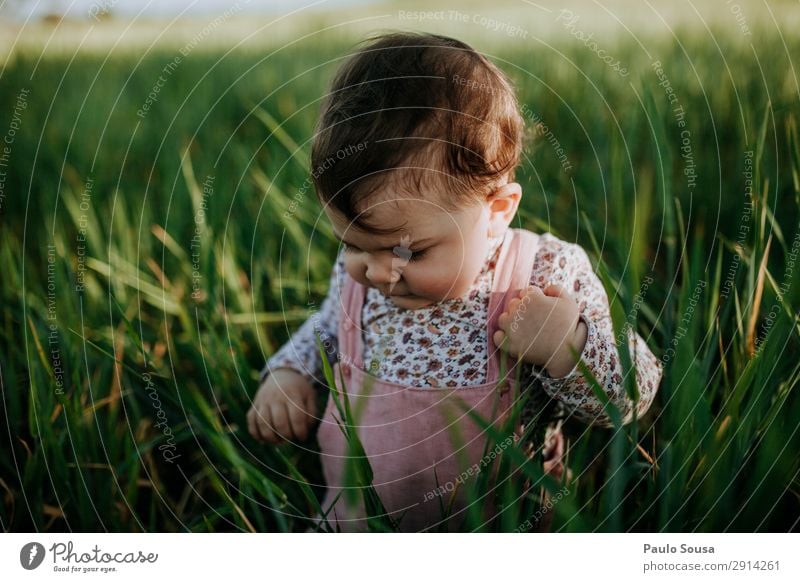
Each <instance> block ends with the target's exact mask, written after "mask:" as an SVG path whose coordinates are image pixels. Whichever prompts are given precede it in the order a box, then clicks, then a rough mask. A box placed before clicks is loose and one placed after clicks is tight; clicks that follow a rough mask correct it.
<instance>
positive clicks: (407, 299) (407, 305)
mask: <svg viewBox="0 0 800 582" xmlns="http://www.w3.org/2000/svg"><path fill="white" fill-rule="evenodd" d="M389 299H391V300H392V302H393V303H394V304H395V305H397V306H398V307H402V308H403V309H410V310H414V309H422V308H423V307H430V306H431V305H433V304H434V303H435V302H434V301H431V300H430V299H425V298H424V297H415V296H413V295H405V296H397V295H394V296H390V297H389Z"/></svg>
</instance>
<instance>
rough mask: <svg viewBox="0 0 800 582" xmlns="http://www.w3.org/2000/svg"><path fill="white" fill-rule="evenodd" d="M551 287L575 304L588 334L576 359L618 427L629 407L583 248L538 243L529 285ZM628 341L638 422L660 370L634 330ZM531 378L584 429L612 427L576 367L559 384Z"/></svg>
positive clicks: (602, 296) (546, 238)
mask: <svg viewBox="0 0 800 582" xmlns="http://www.w3.org/2000/svg"><path fill="white" fill-rule="evenodd" d="M551 283H552V284H557V285H561V286H563V287H564V288H566V289H567V291H568V292H569V293H570V294H571V295H572V296H573V297H574V298H575V299H576V300H577V302H578V305H579V308H580V316H581V319H582V320H583V321H584V323H586V326H587V332H588V333H587V338H586V345H585V346H584V349H583V352H582V353H581V359H582V360H583V362H584V363H585V364H586V366H587V367H588V369H589V370H591V372H592V374H594V377H595V378H596V379H597V381H598V383H599V384H600V386H601V387H602V388H603V391H604V392H605V393H606V395H607V396H608V397H609V399H610V400H611V402H612V403H613V404H614V405H615V406H616V407H617V408H618V409H619V410H620V412H621V414H622V419H623V424H626V423H628V422H630V421H631V420H632V418H633V409H634V403H633V401H632V400H631V399H630V398H628V396H627V394H626V393H625V387H624V385H623V382H622V366H621V363H620V360H619V354H618V351H617V346H616V343H615V339H614V331H613V328H612V323H611V313H610V310H609V305H608V297H607V296H606V292H605V289H604V288H603V285H602V283H601V282H600V279H599V278H598V276H597V275H596V274H595V272H594V270H593V269H592V264H591V262H590V261H589V257H588V256H587V254H586V251H584V250H583V248H581V247H580V246H579V245H576V244H572V243H566V242H564V241H561V240H559V239H557V238H556V237H553V236H552V235H549V234H545V235H542V236H541V237H540V249H539V251H538V252H537V257H536V261H535V263H534V269H533V273H532V274H531V284H533V285H538V286H540V287H545V286H547V285H548V284H551ZM627 335H628V347H629V350H630V354H631V361H632V362H633V363H634V364H635V367H636V382H637V385H638V387H639V403H638V406H637V415H638V416H642V415H643V414H644V413H645V412H647V410H648V409H649V408H650V405H651V404H652V403H653V400H654V398H655V395H656V392H657V391H658V386H659V382H660V381H661V375H662V365H661V363H660V362H659V361H658V359H657V358H656V357H655V356H654V355H653V353H652V352H651V351H650V349H649V348H648V347H647V344H646V343H645V341H644V339H642V338H641V336H639V334H637V333H636V332H635V330H632V329H628V330H627ZM534 373H535V374H537V375H538V376H539V378H540V380H541V382H542V387H543V388H544V390H545V392H546V393H547V394H548V395H550V396H551V397H553V398H555V399H557V400H559V401H561V402H562V403H563V404H564V405H565V406H566V408H567V412H568V413H570V414H571V415H574V416H575V418H577V419H578V420H580V421H582V422H585V423H587V424H595V425H599V426H605V427H611V426H612V423H611V419H610V417H609V416H608V415H607V413H606V412H605V409H604V406H603V403H602V402H601V401H600V400H599V399H598V398H597V397H596V396H595V394H594V392H593V391H592V387H591V385H590V384H589V382H588V381H587V380H586V379H585V378H584V377H583V374H582V373H581V372H580V369H579V368H578V365H577V364H576V365H575V366H574V367H573V369H572V371H570V372H569V373H568V374H567V375H566V376H563V377H561V378H551V377H550V376H549V375H548V374H547V372H546V371H545V370H542V369H541V368H536V367H535V368H534Z"/></svg>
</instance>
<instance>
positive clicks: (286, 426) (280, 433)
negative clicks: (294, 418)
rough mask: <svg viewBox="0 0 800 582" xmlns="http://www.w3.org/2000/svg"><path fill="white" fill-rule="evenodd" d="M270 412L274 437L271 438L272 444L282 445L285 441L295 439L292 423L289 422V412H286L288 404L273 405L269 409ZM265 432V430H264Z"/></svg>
mask: <svg viewBox="0 0 800 582" xmlns="http://www.w3.org/2000/svg"><path fill="white" fill-rule="evenodd" d="M269 410H270V419H269V420H270V429H268V430H271V432H272V433H274V436H272V438H270V439H269V440H270V442H274V443H280V442H282V441H284V440H290V439H292V438H294V433H292V427H291V422H290V420H289V412H288V411H287V410H286V404H284V403H283V402H281V403H279V404H273V405H271V406H270V407H269ZM262 430H263V429H262Z"/></svg>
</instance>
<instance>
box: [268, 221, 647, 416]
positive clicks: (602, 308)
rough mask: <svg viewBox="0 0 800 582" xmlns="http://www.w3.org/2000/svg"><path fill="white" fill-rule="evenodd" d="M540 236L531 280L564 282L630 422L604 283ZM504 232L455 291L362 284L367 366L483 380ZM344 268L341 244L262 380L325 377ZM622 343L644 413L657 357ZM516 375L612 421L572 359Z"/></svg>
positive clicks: (422, 378)
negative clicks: (418, 301)
mask: <svg viewBox="0 0 800 582" xmlns="http://www.w3.org/2000/svg"><path fill="white" fill-rule="evenodd" d="M538 236H539V248H538V250H537V253H536V258H535V260H534V264H533V270H532V272H531V278H530V282H531V284H532V285H536V286H539V287H542V288H544V287H546V286H547V285H549V284H557V285H561V286H563V287H565V288H566V289H567V290H568V291H569V293H570V294H571V295H572V297H573V298H574V299H575V300H576V302H577V303H578V306H579V309H580V314H581V318H582V319H583V321H584V322H585V323H586V326H587V331H588V334H587V339H586V345H585V347H584V349H583V352H582V354H581V359H582V360H583V361H584V362H585V364H586V365H587V367H588V368H589V370H591V371H592V373H593V374H594V376H595V378H596V379H597V381H598V382H599V384H600V386H602V387H603V390H604V392H605V393H606V395H607V396H608V397H609V398H610V399H611V402H612V403H614V404H615V405H616V406H617V408H618V409H619V410H620V412H621V413H622V416H623V422H628V421H630V420H631V418H632V417H633V402H632V401H631V400H630V399H629V398H628V397H627V395H626V393H625V388H624V386H623V384H622V375H621V374H622V369H621V366H620V362H619V356H618V353H617V347H616V344H615V341H614V334H613V330H612V326H611V317H610V313H609V306H608V298H607V297H606V293H605V290H604V288H603V286H602V284H601V282H600V280H599V279H598V277H597V275H596V274H595V273H594V271H593V269H592V265H591V263H590V261H589V257H588V256H587V255H586V252H585V251H584V250H583V248H581V247H580V246H579V245H577V244H573V243H567V242H564V241H562V240H560V239H558V238H556V237H555V236H553V235H551V234H542V235H538ZM503 240H504V238H503V237H500V238H497V239H492V240H491V244H490V248H489V253H488V254H487V257H486V261H485V264H484V267H483V269H482V271H481V272H480V274H479V275H478V276H477V277H476V280H475V282H474V283H473V285H472V287H471V288H470V290H469V291H468V292H467V293H465V294H464V295H463V296H462V297H459V298H457V299H450V300H448V301H444V302H440V303H438V304H435V305H432V306H429V307H425V308H422V309H416V310H407V309H403V308H400V307H397V306H396V305H395V304H394V303H393V302H392V301H391V299H389V298H387V297H385V296H384V295H383V294H382V293H381V292H380V291H378V290H377V289H373V288H368V289H367V291H366V295H365V298H364V306H363V310H362V317H361V321H362V330H361V333H362V340H363V342H362V344H363V346H364V354H363V357H364V362H365V368H366V369H367V370H368V371H369V372H370V373H371V374H373V375H375V376H377V377H378V378H380V379H381V380H384V381H389V382H396V383H398V384H402V385H407V386H415V387H423V388H424V387H433V388H435V387H446V386H472V385H477V384H482V383H484V382H486V371H487V365H486V363H487V361H488V358H489V354H490V350H493V349H494V346H489V345H488V334H487V330H486V321H487V313H488V308H489V296H490V291H491V288H492V280H493V275H494V267H495V264H496V261H497V258H498V255H499V251H500V247H501V246H502V242H503ZM344 277H345V270H344V258H343V254H342V253H340V254H339V257H338V258H337V261H336V265H335V267H334V269H333V273H332V275H331V285H330V288H329V291H328V295H327V297H326V298H325V300H324V301H323V303H322V306H321V309H320V310H319V312H318V313H315V314H314V316H312V317H311V318H309V319H308V320H307V321H306V322H305V323H304V324H303V325H302V326H301V327H300V329H298V330H297V331H296V332H295V333H294V335H293V336H292V338H291V339H290V341H289V342H287V343H286V344H285V345H284V346H283V347H281V349H280V350H278V351H277V352H276V353H275V355H273V356H272V357H271V358H270V359H269V360H268V362H267V365H266V366H265V367H264V370H263V371H262V373H261V377H262V379H263V378H264V376H266V374H268V373H269V371H270V370H274V369H277V368H292V369H294V370H296V371H297V372H299V373H301V374H303V375H305V376H306V377H307V378H309V379H310V380H312V381H314V380H316V381H319V382H322V383H324V382H323V380H322V374H321V364H322V362H321V359H320V358H321V356H320V351H319V348H318V345H317V340H316V336H315V331H316V332H318V333H319V334H320V336H321V339H322V341H323V342H331V343H332V344H333V349H332V350H331V349H326V351H328V352H329V353H331V355H330V356H329V357H330V358H331V360H332V361H335V360H336V358H337V354H336V336H337V335H338V329H339V328H338V326H339V306H340V301H341V300H340V297H341V295H340V291H341V286H342V284H343V283H344ZM628 345H629V348H630V353H631V359H632V360H633V362H634V363H635V367H636V376H637V382H638V386H639V393H640V399H639V403H638V410H637V414H638V416H641V415H643V414H644V413H645V412H646V411H647V409H648V408H649V407H650V404H651V403H652V402H653V399H654V397H655V394H656V391H657V390H658V385H659V382H660V379H661V374H662V366H661V363H660V362H659V361H658V360H657V359H656V358H655V356H654V355H653V354H652V352H650V350H649V349H648V347H647V345H646V344H645V342H644V340H643V339H642V338H641V337H640V336H639V335H638V334H636V333H635V332H634V331H633V330H628ZM522 374H523V376H524V377H526V378H529V379H530V380H532V381H533V384H532V386H537V387H540V388H541V390H543V392H544V394H545V395H546V396H547V397H549V399H552V400H555V401H557V407H556V410H558V411H560V413H561V414H564V413H566V414H568V415H570V416H574V417H575V418H577V419H578V420H580V421H582V422H585V423H590V424H597V425H600V426H611V421H610V418H609V417H608V415H607V414H606V412H605V410H604V406H603V404H602V402H601V401H600V400H599V399H598V398H597V397H596V396H595V394H594V392H593V391H592V388H591V385H590V384H589V382H588V381H587V380H586V379H585V378H584V377H583V374H581V372H580V371H579V369H578V366H577V365H576V366H575V367H574V368H573V369H572V371H571V372H569V373H568V374H567V375H566V376H563V377H561V378H551V377H550V376H549V375H548V373H547V371H546V370H544V369H543V368H539V367H537V366H534V365H530V364H525V365H523V368H522ZM532 389H533V388H532ZM536 402H538V403H536ZM536 408H541V402H540V401H537V400H535V399H530V400H529V401H528V405H526V408H524V409H523V414H522V420H523V424H526V422H525V421H526V420H530V418H532V417H533V416H534V415H537V414H539V413H540V411H537V410H536Z"/></svg>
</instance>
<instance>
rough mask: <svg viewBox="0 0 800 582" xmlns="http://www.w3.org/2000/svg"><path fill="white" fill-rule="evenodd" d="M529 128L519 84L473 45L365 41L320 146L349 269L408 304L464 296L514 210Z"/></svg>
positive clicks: (324, 196) (322, 173)
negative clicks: (517, 95)
mask: <svg viewBox="0 0 800 582" xmlns="http://www.w3.org/2000/svg"><path fill="white" fill-rule="evenodd" d="M522 130H523V122H522V118H521V116H520V114H519V110H518V107H517V101H516V98H515V96H514V91H513V89H512V87H511V84H510V83H509V81H508V80H507V79H506V78H505V76H504V75H503V74H502V73H501V72H500V70H499V69H498V68H497V67H495V66H494V65H493V64H492V63H491V62H489V61H488V60H487V59H486V58H485V57H483V56H482V55H480V54H478V53H477V52H475V51H474V50H473V49H472V48H470V47H469V46H468V45H466V44H464V43H462V42H460V41H457V40H454V39H450V38H446V37H441V36H434V35H429V34H412V33H394V34H388V35H384V36H381V37H378V38H377V39H373V40H371V41H370V42H369V43H368V44H366V45H364V46H362V48H360V50H358V51H357V52H356V53H355V54H354V55H352V56H350V57H349V58H348V60H347V61H346V62H345V63H344V65H343V66H342V67H341V68H340V69H339V72H338V73H337V75H336V77H335V79H334V81H333V84H332V87H331V92H330V94H329V95H328V96H327V98H326V99H325V101H324V104H323V107H322V114H321V117H320V121H319V124H318V126H317V132H316V134H315V137H314V143H313V146H312V176H313V179H314V183H315V186H316V189H317V194H318V195H319V197H320V200H321V202H322V203H323V206H324V209H325V213H326V214H327V215H328V217H329V218H330V220H331V222H332V224H333V228H334V232H335V233H336V235H337V236H338V237H339V238H340V239H341V240H343V241H345V242H346V247H345V255H346V258H345V267H346V269H347V272H348V273H349V274H350V275H351V276H352V277H353V278H354V279H355V280H356V281H358V282H360V283H362V284H364V285H367V286H371V287H375V288H377V289H379V290H380V291H382V292H383V293H385V294H386V295H389V296H391V297H392V299H393V301H394V302H395V303H396V304H397V305H399V306H400V307H405V308H408V309H417V308H420V307H425V306H428V305H431V304H433V303H438V302H440V301H444V300H447V299H452V298H456V297H461V296H462V295H463V294H464V293H465V292H466V291H467V290H468V289H469V287H470V286H471V285H472V283H473V282H474V281H475V278H476V277H477V275H478V274H479V272H480V270H481V268H482V266H483V263H484V260H485V258H486V255H487V253H488V250H489V244H490V238H491V237H497V236H502V235H503V234H504V233H505V230H506V229H507V228H508V225H509V224H510V222H511V220H512V218H513V217H514V214H515V213H516V210H517V206H518V204H519V200H520V197H521V190H520V187H519V185H518V184H516V183H514V181H513V179H514V169H515V167H516V166H517V164H518V162H519V157H520V153H521V149H522Z"/></svg>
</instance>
